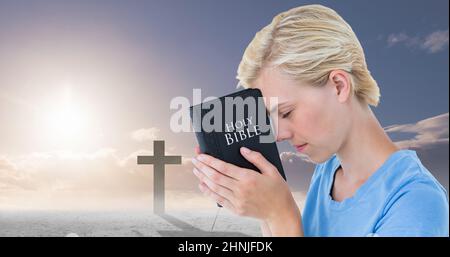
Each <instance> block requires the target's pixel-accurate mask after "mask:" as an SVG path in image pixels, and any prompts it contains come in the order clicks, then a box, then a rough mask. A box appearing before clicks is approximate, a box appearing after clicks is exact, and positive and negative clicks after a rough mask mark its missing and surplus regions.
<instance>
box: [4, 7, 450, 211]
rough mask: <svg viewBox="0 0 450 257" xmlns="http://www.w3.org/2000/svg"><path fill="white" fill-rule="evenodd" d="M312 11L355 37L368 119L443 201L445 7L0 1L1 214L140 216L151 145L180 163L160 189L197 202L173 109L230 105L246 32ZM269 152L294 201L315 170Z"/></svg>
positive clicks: (187, 147)
mask: <svg viewBox="0 0 450 257" xmlns="http://www.w3.org/2000/svg"><path fill="white" fill-rule="evenodd" d="M311 3H320V4H323V5H325V6H328V7H331V8H333V9H335V10H336V11H337V12H338V13H339V14H340V15H341V16H342V17H343V18H344V19H345V20H346V21H347V22H348V23H349V24H350V25H351V26H352V28H353V30H354V31H355V33H356V35H357V36H358V38H359V40H360V42H361V44H362V46H363V48H364V51H365V55H366V60H367V63H368V67H369V70H370V71H371V73H372V74H373V76H374V78H375V79H376V80H377V82H378V84H379V86H380V90H381V102H380V105H379V106H378V107H376V108H373V111H374V113H375V114H376V116H377V117H378V119H379V121H380V123H381V124H382V126H383V127H385V128H386V130H387V131H388V132H389V133H390V135H391V136H392V138H393V139H394V141H396V142H397V143H398V144H399V145H401V146H402V147H404V148H410V149H415V150H417V151H418V153H419V154H420V157H421V158H422V161H423V162H424V163H425V164H426V166H427V167H429V168H430V170H431V171H432V173H433V174H435V176H436V177H437V178H438V179H439V181H440V182H441V183H442V184H443V185H444V186H445V187H446V188H447V190H448V166H449V165H448V106H449V105H448V103H449V98H448V97H449V92H448V91H449V86H448V85H449V75H448V74H449V73H448V70H449V61H448V56H449V55H448V19H449V18H448V17H449V16H448V1H438V0H434V1H405V0H403V1H368V0H366V1H356V0H355V1H256V0H254V1H250V0H248V1H237V0H232V1H206V0H188V1H182V0H179V1H174V0H171V1H150V0H149V1H138V0H131V1H106V0H103V1H99V0H94V1H85V0H81V1H61V0H59V1H50V0H36V1H23V0H14V1H12V0H1V1H0V38H1V44H0V142H1V144H0V207H5V208H6V207H10V208H38V207H42V208H44V207H45V208H47V207H48V208H61V206H62V203H64V204H65V205H64V206H66V205H67V208H70V207H71V206H81V207H83V206H88V205H89V206H99V202H100V203H104V204H105V206H106V203H108V204H109V203H110V206H130V205H133V206H141V205H143V204H146V203H147V202H148V198H149V196H151V192H152V191H151V186H152V181H151V180H152V172H151V168H150V167H149V166H146V167H142V166H141V167H138V166H137V165H136V156H137V155H139V154H146V153H149V154H150V153H152V140H154V139H162V140H165V141H166V150H167V152H168V153H170V154H177V155H182V156H183V165H181V166H179V167H169V168H168V169H167V172H166V173H167V176H166V182H167V187H168V189H170V190H174V191H177V190H178V191H181V192H188V191H192V192H194V194H195V192H196V191H195V189H196V188H197V187H196V180H195V178H194V177H193V175H192V174H191V169H192V167H191V166H190V164H189V158H191V157H192V156H193V146H194V145H195V144H196V141H195V138H194V136H193V135H192V134H190V133H181V134H176V133H173V132H171V131H170V128H169V118H170V116H171V115H172V114H173V113H174V110H171V109H170V108H169V103H170V101H171V99H173V98H174V97H176V96H185V97H188V98H189V99H192V90H193V89H194V88H201V89H202V94H203V97H207V96H221V95H224V94H228V93H230V92H233V91H234V90H235V87H236V84H237V80H236V79H235V76H236V70H237V66H238V64H239V62H240V60H241V57H242V54H243V52H244V50H245V48H246V47H247V45H248V43H249V42H250V41H251V39H252V38H253V37H254V35H255V33H256V32H258V31H259V30H260V29H261V28H263V27H264V26H266V25H267V24H269V23H270V21H271V19H272V18H273V17H274V16H275V15H276V14H278V13H280V12H282V11H286V10H288V9H290V8H293V7H296V6H300V5H304V4H311ZM279 148H280V152H282V159H283V161H284V163H285V165H286V169H287V170H288V171H287V173H288V181H290V186H291V187H292V189H293V191H295V192H304V191H305V190H306V189H307V185H308V182H309V178H310V176H311V174H312V169H313V166H312V165H311V164H309V163H306V162H305V161H303V160H302V159H301V158H299V157H298V156H296V155H295V153H293V152H292V151H293V149H292V148H290V147H289V146H288V145H287V144H285V143H281V144H280V145H279ZM289 175H291V178H292V179H291V180H290V179H289ZM92 199H96V200H95V201H94V200H92ZM99 199H101V200H99ZM130 199H133V200H130ZM139 199H143V200H142V201H140V200H139ZM116 200H117V201H119V200H120V203H118V202H116ZM90 201H91V202H90ZM131 202H132V204H131ZM100 206H101V204H100Z"/></svg>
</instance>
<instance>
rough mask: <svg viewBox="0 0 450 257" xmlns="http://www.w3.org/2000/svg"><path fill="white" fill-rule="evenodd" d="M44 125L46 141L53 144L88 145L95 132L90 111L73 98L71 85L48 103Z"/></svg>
mask: <svg viewBox="0 0 450 257" xmlns="http://www.w3.org/2000/svg"><path fill="white" fill-rule="evenodd" d="M43 125H44V130H45V134H46V137H45V138H46V141H47V143H50V144H52V145H58V146H68V147H71V146H76V145H87V144H89V143H91V141H92V140H93V136H94V134H95V133H94V131H93V128H94V127H93V124H92V118H91V117H90V113H89V112H88V111H87V110H86V109H85V108H83V106H82V105H81V104H80V103H79V102H77V101H75V99H73V96H72V91H71V89H70V87H69V88H66V89H65V91H64V94H63V96H62V97H57V99H53V100H52V101H50V102H49V103H48V106H47V108H45V110H44V120H43Z"/></svg>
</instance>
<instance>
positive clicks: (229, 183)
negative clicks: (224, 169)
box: [192, 158, 236, 190]
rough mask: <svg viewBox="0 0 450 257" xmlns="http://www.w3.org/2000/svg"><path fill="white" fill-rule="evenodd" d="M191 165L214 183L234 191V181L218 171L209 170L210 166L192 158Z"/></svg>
mask: <svg viewBox="0 0 450 257" xmlns="http://www.w3.org/2000/svg"><path fill="white" fill-rule="evenodd" d="M192 163H193V164H194V166H195V167H196V168H197V169H198V170H200V171H201V172H203V174H205V175H206V176H207V177H208V178H209V179H210V180H212V181H213V182H214V183H216V184H219V185H221V186H224V187H226V188H228V189H230V190H233V189H234V187H235V185H234V182H235V181H236V180H235V179H233V178H231V177H228V176H226V175H224V174H222V173H220V172H219V171H217V170H215V169H213V168H211V167H210V166H208V165H206V164H205V163H203V162H201V161H199V160H197V159H196V158H192Z"/></svg>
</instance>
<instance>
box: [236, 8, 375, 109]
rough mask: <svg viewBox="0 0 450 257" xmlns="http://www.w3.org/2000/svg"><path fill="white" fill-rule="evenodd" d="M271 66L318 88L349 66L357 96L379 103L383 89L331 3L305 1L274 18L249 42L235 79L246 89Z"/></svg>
mask: <svg viewBox="0 0 450 257" xmlns="http://www.w3.org/2000/svg"><path fill="white" fill-rule="evenodd" d="M268 66H270V67H279V68H280V69H281V70H282V72H284V73H286V74H288V75H291V76H293V77H294V78H295V79H296V80H299V81H304V82H307V83H311V84H313V85H315V86H320V85H324V84H325V83H326V82H327V80H328V76H329V74H330V72H331V71H332V70H336V69H340V70H344V71H346V72H348V73H349V74H350V78H351V84H352V85H351V88H352V95H353V94H355V95H356V96H357V97H358V99H359V100H362V101H364V102H365V103H367V104H370V105H372V106H377V105H378V102H379V98H380V90H379V88H378V85H377V82H376V81H375V80H374V79H373V77H372V75H371V74H370V71H369V70H368V68H367V64H366V59H365V56H364V51H363V49H362V46H361V44H360V42H359V40H358V38H357V37H356V35H355V33H354V32H353V30H352V28H351V27H350V25H348V23H347V22H345V21H344V19H343V18H342V17H341V16H339V14H337V13H336V12H335V11H334V10H332V9H330V8H328V7H325V6H322V5H305V6H300V7H297V8H293V9H290V10H288V11H286V12H283V13H280V14H278V15H277V16H275V17H274V18H273V20H272V22H271V23H270V24H269V25H267V26H266V27H264V28H263V29H262V30H261V31H259V32H258V33H256V35H255V37H254V38H253V40H252V41H251V42H250V44H249V45H248V47H247V49H246V50H245V52H244V55H243V57H242V60H241V63H240V64H239V68H238V71H237V76H236V78H237V79H238V80H239V84H240V85H242V86H243V87H245V88H249V87H252V82H253V81H254V80H255V79H256V78H257V76H258V75H259V72H260V71H261V69H262V68H263V67H268Z"/></svg>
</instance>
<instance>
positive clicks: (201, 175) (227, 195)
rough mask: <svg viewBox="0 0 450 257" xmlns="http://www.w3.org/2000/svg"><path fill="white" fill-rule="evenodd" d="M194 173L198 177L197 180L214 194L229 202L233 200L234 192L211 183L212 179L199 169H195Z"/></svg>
mask: <svg viewBox="0 0 450 257" xmlns="http://www.w3.org/2000/svg"><path fill="white" fill-rule="evenodd" d="M192 171H193V172H194V174H195V176H197V178H198V179H199V180H200V181H201V182H202V183H204V184H206V185H207V186H208V188H209V189H210V190H212V191H213V192H215V193H217V194H218V195H220V196H223V197H225V198H226V199H229V200H230V199H231V198H233V192H232V191H231V190H230V189H228V188H226V187H224V186H221V185H219V184H217V183H215V182H213V181H211V179H209V178H208V176H206V175H205V174H204V173H203V172H201V171H199V170H198V169H197V168H194V169H193V170H192Z"/></svg>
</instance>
